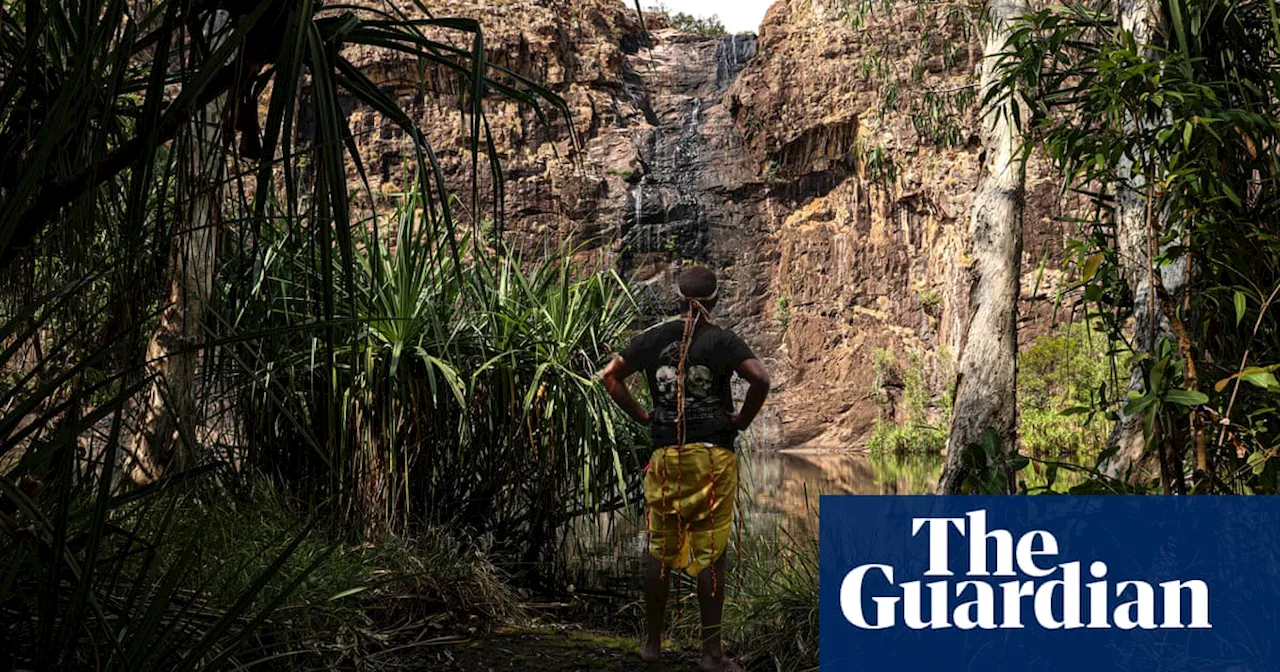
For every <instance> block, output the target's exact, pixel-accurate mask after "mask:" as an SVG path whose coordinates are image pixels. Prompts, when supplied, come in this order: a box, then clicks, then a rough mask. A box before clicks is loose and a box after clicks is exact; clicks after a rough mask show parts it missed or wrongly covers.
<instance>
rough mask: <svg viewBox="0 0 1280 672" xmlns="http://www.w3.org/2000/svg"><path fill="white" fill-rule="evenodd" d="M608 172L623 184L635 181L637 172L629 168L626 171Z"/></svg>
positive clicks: (612, 170) (612, 169)
mask: <svg viewBox="0 0 1280 672" xmlns="http://www.w3.org/2000/svg"><path fill="white" fill-rule="evenodd" d="M607 172H608V173H609V174H610V175H613V176H614V177H617V178H619V179H621V180H622V181H623V182H630V181H632V180H634V179H635V177H636V171H634V170H631V169H630V168H627V169H625V170H619V169H617V168H610V169H609V170H608V171H607Z"/></svg>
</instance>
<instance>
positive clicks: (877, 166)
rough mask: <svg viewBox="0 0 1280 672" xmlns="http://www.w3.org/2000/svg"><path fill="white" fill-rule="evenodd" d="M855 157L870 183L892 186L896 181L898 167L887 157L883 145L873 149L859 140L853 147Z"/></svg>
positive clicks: (886, 150)
mask: <svg viewBox="0 0 1280 672" xmlns="http://www.w3.org/2000/svg"><path fill="white" fill-rule="evenodd" d="M854 152H855V155H856V156H857V158H858V161H859V163H860V164H861V166H862V169H863V175H864V176H865V177H866V179H868V180H870V181H872V182H880V183H882V184H884V185H885V186H889V185H892V184H894V183H895V182H896V181H897V179H898V166H897V164H895V163H894V162H893V158H892V157H890V155H889V149H888V148H887V147H886V146H884V145H875V146H874V147H872V146H869V145H867V144H865V143H863V142H862V141H861V140H859V141H858V143H857V144H856V145H855V147H854Z"/></svg>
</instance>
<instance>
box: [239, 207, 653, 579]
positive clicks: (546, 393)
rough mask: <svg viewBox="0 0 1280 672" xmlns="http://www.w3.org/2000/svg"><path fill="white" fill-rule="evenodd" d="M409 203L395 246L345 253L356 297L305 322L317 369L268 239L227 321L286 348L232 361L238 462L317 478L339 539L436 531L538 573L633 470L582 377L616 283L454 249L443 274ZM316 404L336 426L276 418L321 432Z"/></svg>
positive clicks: (613, 332)
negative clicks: (338, 521) (571, 529)
mask: <svg viewBox="0 0 1280 672" xmlns="http://www.w3.org/2000/svg"><path fill="white" fill-rule="evenodd" d="M425 206H426V203H425V202H424V201H423V199H421V198H420V197H418V196H416V195H411V196H410V197H409V198H408V199H406V200H405V201H404V202H403V203H402V204H401V206H400V208H399V209H398V210H397V212H396V214H395V216H394V222H395V224H394V228H393V229H392V230H393V232H394V238H393V240H394V246H393V245H392V244H391V243H390V241H389V240H388V239H387V238H388V236H385V235H383V236H380V237H375V236H371V239H370V240H369V241H368V242H367V243H366V244H364V245H362V246H360V247H358V248H357V249H356V250H355V253H354V257H355V260H356V262H357V264H358V268H359V269H360V272H359V273H358V274H357V275H356V277H355V282H354V285H355V288H356V292H355V293H354V294H351V295H345V294H340V295H339V297H338V301H336V303H337V305H338V306H340V307H341V308H342V309H343V313H340V314H339V316H338V319H337V320H336V321H335V322H334V323H332V324H328V325H322V328H323V329H324V330H329V331H330V332H331V338H332V339H333V342H334V343H335V346H336V347H335V348H334V351H333V362H334V364H335V366H334V367H330V366H328V365H327V364H325V362H324V361H323V360H318V359H317V358H316V356H315V353H316V352H317V350H318V349H319V348H320V347H321V342H322V340H321V339H322V338H323V334H322V329H321V328H318V326H316V325H314V323H313V322H311V320H310V316H309V315H306V314H305V313H300V312H299V311H297V310H296V309H294V308H292V307H291V306H293V305H295V304H298V303H300V302H302V301H303V297H304V296H305V293H306V292H305V288H306V287H314V286H316V285H318V284H319V283H321V282H323V281H324V276H323V275H321V274H309V273H307V272H306V271H305V265H304V264H301V263H299V260H298V258H297V255H298V252H291V250H296V248H295V247H294V246H293V245H292V243H291V240H290V238H289V237H288V236H287V232H280V234H281V237H280V239H279V240H277V241H276V242H275V243H274V245H273V248H274V249H275V250H277V253H276V254H275V255H273V256H272V259H273V260H274V261H273V263H272V264H270V265H268V266H267V267H265V268H264V269H263V274H262V275H263V279H262V282H261V283H260V284H259V285H258V289H257V291H255V293H254V294H253V295H251V296H250V297H249V300H248V301H246V303H245V306H246V308H247V309H248V311H249V314H248V316H247V318H242V319H248V320H250V321H251V322H252V323H253V324H257V325H262V326H263V328H265V329H268V330H276V331H278V332H279V333H281V334H292V335H293V337H292V338H278V339H274V340H273V341H271V342H270V343H264V344H262V345H261V349H259V347H260V346H259V345H258V344H254V345H253V347H252V348H248V349H246V350H245V351H244V352H243V353H242V354H241V355H240V357H241V359H242V360H243V361H246V362H250V363H252V365H253V367H254V368H253V370H252V373H251V374H250V375H249V376H248V377H247V378H246V379H245V380H244V381H243V385H244V390H245V392H244V393H243V394H242V395H241V402H240V403H241V409H242V410H241V413H242V414H243V415H244V416H245V417H249V418H257V419H259V420H258V421H257V422H256V423H255V425H254V431H253V434H252V437H253V443H254V447H253V452H252V453H251V456H252V457H251V461H252V463H254V464H259V465H261V466H262V467H263V468H264V469H268V470H270V471H271V473H275V474H279V475H280V477H281V478H282V479H283V481H284V483H286V484H287V485H288V486H289V489H290V490H298V491H305V484H306V483H308V482H309V481H312V480H313V479H315V478H317V475H318V474H325V473H326V472H327V471H328V469H329V468H328V465H334V467H335V469H334V471H335V472H336V473H332V474H331V475H330V476H328V478H333V479H337V480H336V483H335V485H334V487H335V491H334V493H333V494H334V495H335V496H336V497H338V501H339V502H341V507H340V508H339V510H340V511H342V512H344V521H343V522H345V523H346V524H347V525H349V526H350V527H349V529H364V530H366V534H381V533H382V532H385V531H396V532H402V533H403V532H409V531H412V530H413V529H416V528H417V526H418V525H419V524H421V523H424V522H425V523H429V524H448V525H454V526H461V527H463V528H465V529H469V530H472V531H473V533H476V534H480V535H485V536H486V537H487V536H488V535H492V538H493V539H495V541H496V544H497V545H496V547H495V551H496V552H499V553H502V552H506V553H512V554H515V553H519V557H521V558H526V559H528V558H542V559H551V558H550V557H549V556H548V557H543V556H544V554H553V553H555V546H554V544H552V543H551V542H552V540H553V539H554V531H555V530H556V529H558V528H559V526H560V525H562V524H563V523H564V522H565V521H566V520H568V519H569V518H570V517H572V516H574V515H578V514H580V513H584V512H587V511H599V510H605V509H609V508H615V507H618V506H620V505H622V504H623V503H624V501H625V500H624V497H623V495H624V493H625V492H626V488H625V486H626V483H627V478H628V477H629V476H628V475H633V474H635V473H638V470H637V469H636V466H637V465H636V460H637V459H638V458H637V457H636V455H635V454H634V452H633V447H634V446H635V445H636V444H637V443H640V441H639V438H638V436H637V429H636V428H635V427H634V426H633V424H632V423H630V422H628V421H627V420H626V419H625V416H624V415H623V414H622V412H621V411H620V410H618V409H617V407H616V406H615V405H614V404H613V403H612V400H611V399H610V398H609V396H608V394H607V393H606V391H605V390H604V388H603V387H602V386H601V385H599V384H598V383H597V382H596V381H595V379H594V372H595V371H596V370H597V368H599V367H600V366H602V365H603V364H604V362H605V361H606V360H607V358H608V356H609V354H610V353H611V352H612V351H613V349H614V348H616V347H618V344H620V343H621V342H622V339H623V335H624V332H625V331H626V330H627V329H629V328H630V327H631V325H632V324H633V322H634V321H635V319H636V318H637V309H636V306H635V304H634V302H633V301H632V299H631V296H630V294H629V293H628V291H627V289H626V287H625V285H624V283H623V282H622V281H621V279H619V278H618V277H617V276H616V275H615V274H613V273H612V272H596V273H589V272H586V271H585V270H583V269H578V268H576V267H575V266H573V265H572V263H571V262H570V261H569V256H570V255H569V251H568V250H565V251H564V252H563V253H561V254H559V255H555V256H553V257H551V258H548V259H545V260H539V261H531V262H527V263H526V262H524V261H523V260H522V259H521V258H520V257H519V256H518V255H516V254H514V253H513V252H509V251H508V252H498V251H494V250H490V249H487V248H484V247H481V246H478V245H475V244H473V243H472V242H470V241H468V240H467V239H465V238H464V239H461V240H459V241H458V244H459V248H458V257H457V258H461V259H463V260H464V261H463V262H462V263H461V264H455V263H454V261H453V259H454V258H455V256H454V254H453V253H451V252H450V251H449V249H448V244H447V239H446V237H445V235H444V234H443V233H442V232H441V231H439V230H434V231H433V230H432V229H431V227H430V220H429V219H428V218H426V217H424V216H423V215H422V209H423V208H424V207H425ZM384 228H386V227H383V226H377V227H373V228H372V229H371V230H373V231H381V230H383V229H384ZM299 269H302V270H303V273H301V274H299V273H298V271H299ZM267 347H269V348H270V349H269V350H268V349H267ZM332 398H337V399H340V400H341V406H342V413H341V415H339V416H338V417H333V418H330V420H329V421H328V422H326V423H317V422H314V421H310V422H290V421H288V418H295V419H307V418H319V417H323V413H324V410H325V408H326V407H327V405H328V404H329V403H330V402H329V399H332ZM290 445H312V446H314V447H315V451H312V452H302V453H299V452H298V451H293V450H285V451H282V450H281V448H282V447H286V446H290ZM478 475H479V477H478ZM580 507H585V509H580Z"/></svg>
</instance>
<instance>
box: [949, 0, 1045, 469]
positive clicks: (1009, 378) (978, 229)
mask: <svg viewBox="0 0 1280 672" xmlns="http://www.w3.org/2000/svg"><path fill="white" fill-rule="evenodd" d="M1026 11H1027V4H1026V2H1025V0H991V2H988V3H987V12H988V21H987V22H986V26H985V29H984V40H985V46H984V49H983V61H982V76H981V87H980V88H981V92H980V96H981V98H980V100H982V101H984V105H983V109H982V119H981V124H982V146H983V151H984V158H983V165H982V173H981V175H980V177H979V179H978V187H977V191H976V192H975V194H974V198H973V211H972V213H971V218H970V221H969V233H970V238H971V241H970V245H971V246H972V247H971V252H970V257H971V259H972V267H971V273H972V276H973V286H972V293H971V297H972V303H973V310H972V312H971V314H970V317H969V324H968V325H967V328H966V330H965V338H964V345H963V349H962V351H961V355H960V365H959V375H958V376H957V379H956V393H955V411H954V414H953V415H952V420H951V435H950V437H949V438H948V439H947V462H946V465H945V467H944V468H943V471H942V477H941V479H940V480H939V483H938V492H939V493H940V494H954V493H958V492H961V491H962V490H963V484H964V481H965V478H966V477H968V476H969V468H968V467H967V466H966V465H965V462H964V452H965V449H966V447H968V446H969V445H971V444H976V443H979V442H980V441H981V439H982V435H983V434H984V433H985V432H986V431H987V429H988V428H991V429H994V430H995V432H996V434H997V435H998V436H999V437H1000V441H1001V450H1003V451H1004V452H1005V453H1013V452H1016V451H1017V449H1018V443H1017V441H1018V432H1017V418H1018V413H1017V405H1016V402H1017V391H1016V383H1017V371H1018V365H1017V358H1018V293H1019V288H1020V286H1021V270H1022V207H1023V190H1024V186H1025V181H1026V180H1025V178H1026V161H1025V158H1024V157H1025V155H1024V154H1023V151H1022V149H1023V148H1022V132H1021V128H1020V127H1019V123H1018V117H1016V116H1015V115H1016V112H1015V111H1014V110H1015V106H1016V105H1017V104H1018V103H1017V99H1016V96H1009V97H1007V98H1004V99H1000V98H999V97H997V98H995V99H993V100H990V101H989V104H987V102H985V101H988V98H987V96H988V93H989V92H991V91H993V90H994V89H995V87H998V86H1000V81H999V79H998V73H997V67H998V62H997V57H998V55H999V54H1000V53H1001V52H1002V51H1004V49H1005V46H1006V45H1007V43H1008V41H1009V35H1010V31H1011V29H1012V28H1013V23H1014V21H1016V20H1017V19H1018V18H1019V17H1021V16H1022V15H1024V14H1025V13H1026ZM1012 489H1013V479H1012V474H1010V478H1009V484H1008V490H1009V491H1012Z"/></svg>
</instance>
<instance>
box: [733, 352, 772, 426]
mask: <svg viewBox="0 0 1280 672" xmlns="http://www.w3.org/2000/svg"><path fill="white" fill-rule="evenodd" d="M736 371H737V372H738V375H739V376H742V379H743V380H745V381H747V385H748V387H747V396H746V398H745V399H743V400H742V410H740V411H738V412H737V413H735V414H733V415H732V416H730V420H731V421H732V422H733V428H734V429H746V428H747V427H748V426H749V425H751V421H752V420H755V419H756V415H758V414H759V413H760V409H761V408H762V407H763V406H764V400H765V398H766V397H768V396H769V386H770V381H769V372H768V370H766V369H765V368H764V364H762V363H761V362H760V360H758V359H756V358H755V357H752V358H750V359H745V360H743V361H742V363H741V364H739V365H738V368H737V369H736Z"/></svg>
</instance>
